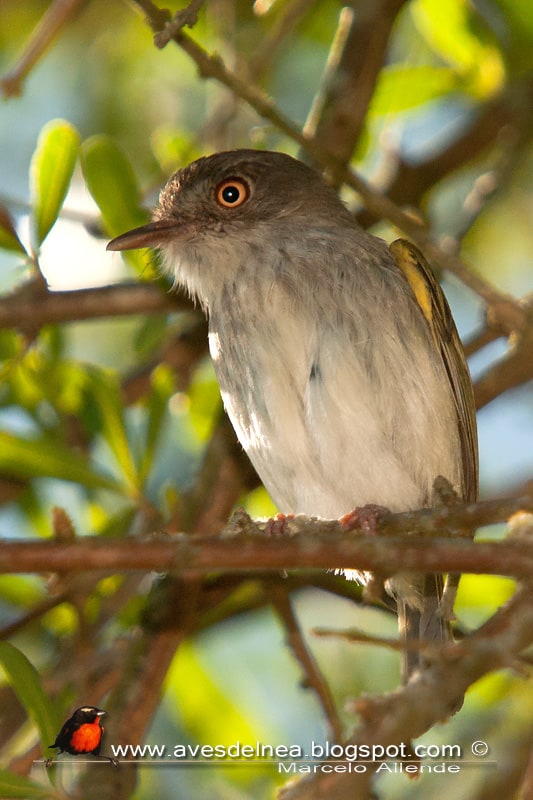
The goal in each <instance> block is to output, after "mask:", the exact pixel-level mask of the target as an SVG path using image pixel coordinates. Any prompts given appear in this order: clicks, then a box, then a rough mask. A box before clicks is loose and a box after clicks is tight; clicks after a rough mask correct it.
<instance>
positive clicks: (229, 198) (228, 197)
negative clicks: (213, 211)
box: [215, 178, 250, 208]
mask: <svg viewBox="0 0 533 800" xmlns="http://www.w3.org/2000/svg"><path fill="white" fill-rule="evenodd" d="M249 196H250V187H249V186H248V184H247V183H245V182H244V181H243V180H241V179H240V178H228V179H227V180H225V181H222V183H219V184H218V186H217V188H216V189H215V199H216V201H217V203H218V204H219V206H223V207H224V208H238V207H239V206H242V204H243V203H245V202H246V200H248V198H249Z"/></svg>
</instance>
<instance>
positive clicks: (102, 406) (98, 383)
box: [86, 367, 140, 493]
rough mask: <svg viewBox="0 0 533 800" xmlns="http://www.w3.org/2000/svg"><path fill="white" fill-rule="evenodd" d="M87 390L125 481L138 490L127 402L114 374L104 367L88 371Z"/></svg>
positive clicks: (137, 476) (134, 489)
mask: <svg viewBox="0 0 533 800" xmlns="http://www.w3.org/2000/svg"><path fill="white" fill-rule="evenodd" d="M86 374H87V378H88V381H87V385H86V390H87V391H88V393H89V394H90V395H91V396H92V398H93V400H94V401H95V404H96V411H97V414H98V418H99V421H100V433H101V434H102V436H103V437H104V439H105V441H106V443H107V445H108V446H109V448H110V449H111V452H112V453H113V455H114V456H115V459H116V461H117V463H118V465H119V467H120V469H121V471H122V475H123V477H124V481H125V483H126V484H127V485H128V486H129V487H130V489H133V491H134V492H135V493H137V491H138V490H139V488H140V486H139V475H138V471H137V467H136V464H135V460H134V458H133V454H132V450H131V448H130V443H129V441H128V434H127V430H126V425H125V420H124V404H123V402H122V398H121V395H120V389H119V386H118V382H117V380H116V378H115V376H113V375H111V374H110V373H105V372H104V371H103V370H101V369H96V368H92V367H89V368H88V369H87V370H86Z"/></svg>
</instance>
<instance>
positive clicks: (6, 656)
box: [0, 642, 58, 797]
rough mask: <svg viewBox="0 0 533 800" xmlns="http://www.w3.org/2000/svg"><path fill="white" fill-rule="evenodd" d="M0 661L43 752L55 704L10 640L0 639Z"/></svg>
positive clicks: (51, 734) (51, 736)
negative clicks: (37, 732) (1, 640)
mask: <svg viewBox="0 0 533 800" xmlns="http://www.w3.org/2000/svg"><path fill="white" fill-rule="evenodd" d="M0 664H1V665H2V667H3V668H4V671H5V673H6V675H7V677H8V680H9V683H10V684H11V686H12V687H13V690H14V692H15V694H16V695H17V697H18V699H19V700H20V702H21V704H22V705H23V706H24V708H25V709H26V711H27V712H28V714H29V715H30V716H31V717H32V718H33V720H34V722H35V724H36V725H37V728H38V729H39V736H40V739H41V747H42V749H43V753H46V752H47V749H48V745H50V744H52V742H54V741H55V737H56V733H57V727H58V725H57V718H56V713H55V707H54V705H53V704H52V702H51V700H50V699H49V697H48V695H47V694H46V692H45V691H44V689H43V686H42V682H41V677H40V675H39V673H38V672H37V670H36V669H35V667H34V666H33V664H32V663H31V662H30V661H29V660H28V659H27V658H26V656H25V655H24V653H22V652H21V651H20V650H18V649H17V648H16V647H14V646H13V645H12V644H11V643H10V642H0ZM12 796H13V795H12ZM14 796H15V797H17V796H18V795H14Z"/></svg>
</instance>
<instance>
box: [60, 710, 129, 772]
mask: <svg viewBox="0 0 533 800" xmlns="http://www.w3.org/2000/svg"><path fill="white" fill-rule="evenodd" d="M106 714H107V711H103V710H102V709H101V708H96V707H95V706H82V707H81V708H78V709H76V711H75V712H74V714H73V715H72V716H71V717H70V718H69V719H67V721H66V722H65V724H64V725H63V727H62V728H61V730H60V731H59V733H58V734H57V736H56V740H55V742H54V743H53V744H51V745H49V747H57V748H58V752H59V753H70V755H72V756H80V755H84V754H89V755H93V756H96V757H97V758H101V759H104V760H106V761H110V762H111V763H112V764H113V766H115V767H118V761H117V760H116V759H115V758H110V757H109V756H101V755H100V747H101V745H102V737H103V735H104V730H105V729H104V726H103V724H102V717H104V716H105V715H106ZM53 760H54V759H53V757H51V758H49V759H47V761H46V766H47V767H49V766H50V765H51V764H52V762H53Z"/></svg>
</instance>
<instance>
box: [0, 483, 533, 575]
mask: <svg viewBox="0 0 533 800" xmlns="http://www.w3.org/2000/svg"><path fill="white" fill-rule="evenodd" d="M220 475H221V481H222V483H226V482H227V476H226V474H225V472H224V470H222V471H221V473H220ZM231 484H233V486H234V490H235V488H236V487H237V485H238V482H235V481H234V479H233V478H231V482H230V484H228V485H231ZM221 508H222V507H221V506H220V507H219V504H218V502H215V503H214V505H212V506H211V509H212V510H210V509H209V508H208V509H206V510H205V511H204V512H203V513H202V515H201V516H200V518H199V526H200V527H199V530H201V531H202V535H198V536H194V537H191V536H190V535H187V534H183V533H182V534H177V535H175V536H171V537H170V536H154V537H153V538H152V539H151V540H149V541H146V540H130V541H128V540H122V541H109V540H106V541H102V539H100V538H98V537H83V538H82V539H79V540H78V541H76V542H75V543H73V544H63V543H59V542H54V541H47V542H43V541H31V542H29V541H4V542H2V543H1V544H0V572H5V573H23V572H41V573H42V572H67V573H70V572H82V571H86V570H87V571H89V570H90V571H98V572H104V573H108V572H116V571H121V570H152V569H156V570H159V571H178V570H179V571H184V572H192V573H205V572H209V571H212V570H215V571H216V570H256V569H258V568H261V569H304V568H315V569H334V568H336V567H345V568H354V569H361V570H371V571H373V572H377V573H379V574H380V575H384V576H387V575H392V574H395V573H396V572H398V570H400V569H401V570H409V571H413V572H439V571H442V572H471V573H475V574H483V573H484V574H491V575H513V576H515V577H517V578H527V577H530V576H531V575H533V545H532V544H531V541H528V540H527V539H526V538H525V537H524V536H521V537H520V538H518V537H517V538H514V537H509V538H508V539H507V540H506V541H503V542H471V541H469V540H466V539H461V538H458V539H450V538H437V537H436V536H434V535H431V536H429V535H428V534H429V533H430V532H439V531H448V530H449V529H457V530H461V532H463V531H472V530H474V529H475V528H477V527H479V526H480V525H489V524H493V523H495V522H503V521H505V520H507V519H508V518H509V517H511V516H512V515H513V514H517V513H518V512H521V511H522V512H524V511H525V512H530V513H532V512H533V498H532V497H531V496H526V497H523V498H513V499H510V500H498V501H486V502H483V503H477V504H469V505H457V506H454V507H451V508H436V509H424V510H422V511H418V512H405V513H402V514H389V515H388V516H385V517H383V518H382V520H381V521H380V522H379V523H378V524H377V531H378V534H379V533H381V534H386V535H383V536H379V535H377V534H376V535H372V536H371V535H368V534H366V533H361V532H357V531H352V532H347V531H346V530H345V529H343V528H342V526H341V525H340V523H339V522H338V521H336V520H334V521H326V520H316V519H308V518H306V517H303V516H297V517H295V518H294V519H293V520H290V521H288V523H287V528H288V534H287V535H281V536H279V537H268V536H263V535H262V531H264V528H265V526H267V525H268V523H261V524H257V523H255V522H253V521H252V520H250V518H249V517H248V516H247V515H244V513H243V512H241V513H240V514H239V515H237V518H236V519H235V518H232V520H230V523H229V524H228V525H227V526H226V528H225V529H224V530H223V531H222V534H221V535H220V536H206V535H205V531H206V528H207V525H208V523H209V522H211V523H213V522H214V521H215V520H216V519H220V517H221V515H222V510H221ZM290 534H292V535H290ZM402 534H403V535H402ZM406 534H409V535H406ZM417 534H418V535H417Z"/></svg>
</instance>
